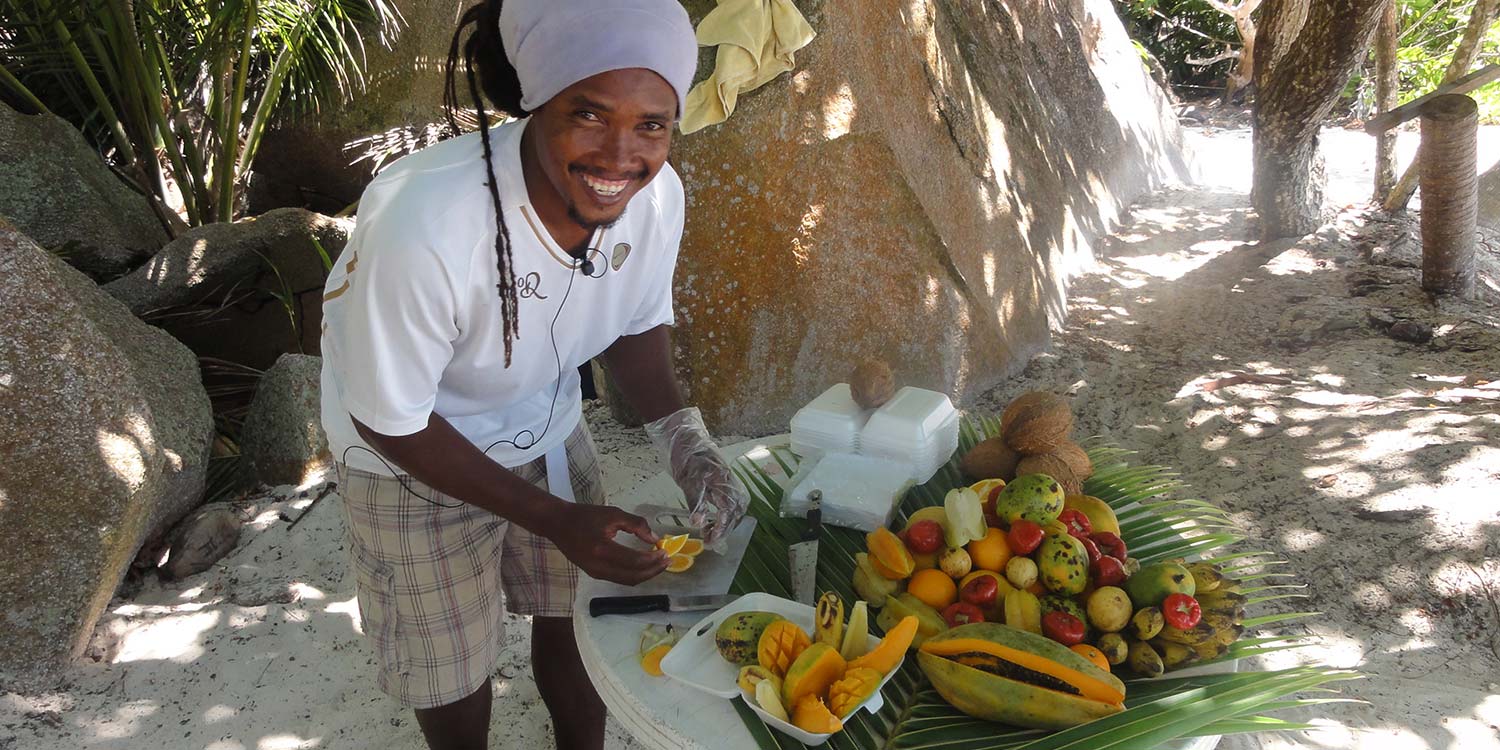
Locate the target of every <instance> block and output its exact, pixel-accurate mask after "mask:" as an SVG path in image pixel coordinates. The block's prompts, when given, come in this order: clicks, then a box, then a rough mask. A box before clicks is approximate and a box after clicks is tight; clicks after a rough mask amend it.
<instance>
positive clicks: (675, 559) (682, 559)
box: [667, 555, 693, 573]
mask: <svg viewBox="0 0 1500 750" xmlns="http://www.w3.org/2000/svg"><path fill="white" fill-rule="evenodd" d="M691 567H693V556H692V555H672V562H670V563H668V564H667V572H668V573H681V572H682V571H684V570H687V569H688V568H691Z"/></svg>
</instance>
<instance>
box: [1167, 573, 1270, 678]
mask: <svg viewBox="0 0 1500 750" xmlns="http://www.w3.org/2000/svg"><path fill="white" fill-rule="evenodd" d="M1187 569H1188V570H1189V571H1190V572H1192V574H1193V582H1194V584H1195V585H1196V587H1197V593H1196V594H1194V595H1193V597H1194V598H1195V599H1197V600H1198V606H1199V607H1201V608H1202V609H1203V617H1202V619H1200V620H1199V621H1198V624H1197V625H1194V626H1193V627H1191V628H1188V629H1186V630H1183V629H1179V628H1174V627H1172V626H1171V625H1166V626H1164V627H1163V628H1162V629H1161V632H1159V633H1157V634H1156V636H1155V637H1154V638H1152V639H1151V641H1150V644H1151V646H1152V648H1153V650H1155V651H1156V652H1157V653H1158V654H1159V655H1160V656H1161V662H1162V669H1163V670H1164V671H1172V670H1174V669H1182V668H1183V667H1187V666H1189V665H1191V664H1194V663H1197V662H1200V661H1207V660H1210V659H1217V658H1219V657H1221V656H1223V655H1224V654H1226V653H1228V652H1229V646H1230V645H1231V644H1233V643H1234V642H1235V641H1237V640H1239V638H1240V636H1241V635H1244V632H1245V626H1244V621H1245V600H1246V597H1245V595H1244V594H1243V593H1240V589H1241V584H1240V581H1239V580H1237V579H1234V578H1229V577H1228V576H1225V575H1224V574H1223V572H1222V571H1220V570H1219V569H1218V568H1216V567H1215V566H1213V565H1211V564H1209V563H1204V562H1196V563H1190V564H1188V565H1187Z"/></svg>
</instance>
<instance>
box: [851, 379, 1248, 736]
mask: <svg viewBox="0 0 1500 750" xmlns="http://www.w3.org/2000/svg"><path fill="white" fill-rule="evenodd" d="M1058 402H1060V399H1059V398H1058V397H1056V396H1053V395H1051V394H1027V395H1025V396H1022V397H1021V398H1019V399H1017V400H1016V401H1015V402H1013V403H1012V404H1011V406H1010V407H1009V408H1007V410H1006V412H1005V416H1004V417H1003V418H1002V431H1001V434H1000V435H998V436H996V437H995V438H991V439H989V440H986V441H983V442H981V443H979V444H978V445H977V446H975V447H974V448H973V449H972V450H970V451H969V453H968V454H966V455H965V456H964V458H963V460H962V462H961V465H962V467H963V470H964V472H965V473H967V474H969V476H970V477H971V478H976V479H978V480H979V481H977V482H976V483H974V484H973V485H970V486H967V487H957V488H954V489H952V490H950V491H949V492H948V493H947V494H946V497H945V498H944V501H943V504H942V505H941V506H931V507H926V508H921V509H919V510H917V511H916V512H914V513H912V514H911V515H910V516H909V517H908V518H907V520H906V522H905V524H904V526H903V527H902V528H901V530H900V532H899V533H898V532H893V531H891V530H889V529H878V530H876V531H874V532H872V533H870V534H868V535H867V536H866V549H865V551H864V552H860V553H858V554H856V555H855V563H856V567H855V570H854V574H853V580H852V585H853V588H854V591H855V592H856V594H857V595H858V597H859V598H860V600H861V601H860V602H859V603H863V604H866V605H867V606H868V607H869V608H870V609H874V610H878V614H877V616H876V618H875V619H876V624H877V625H878V626H880V627H881V628H885V629H890V628H891V627H893V626H894V625H895V624H896V623H897V622H908V621H912V620H915V622H916V623H917V629H916V633H915V635H914V637H913V638H912V644H911V645H912V648H914V649H917V651H918V662H919V664H920V666H921V668H922V670H923V672H924V673H925V674H926V675H927V677H928V679H929V680H930V681H931V682H932V684H933V686H934V687H935V688H936V689H937V690H938V692H939V693H940V694H941V695H942V696H943V698H944V699H945V700H947V701H948V702H949V703H951V704H952V705H953V706H954V707H956V708H958V709H959V710H961V711H963V712H965V713H967V714H969V715H971V716H975V717H978V718H984V719H990V720H994V721H1001V722H1005V723H1008V724H1013V725H1016V726H1023V727H1033V728H1054V729H1055V728H1062V727H1068V726H1074V725H1077V724H1081V723H1083V722H1086V721H1090V720H1092V719H1094V718H1098V717H1100V716H1104V715H1108V714H1110V713H1114V712H1118V711H1120V710H1122V708H1123V707H1122V702H1123V699H1124V685H1123V683H1122V682H1121V681H1120V679H1119V677H1117V676H1116V675H1115V674H1114V673H1115V672H1121V673H1122V674H1123V673H1125V671H1127V670H1128V672H1130V673H1133V674H1135V675H1138V676H1141V677H1156V676H1159V675H1161V674H1163V673H1164V672H1165V671H1168V670H1173V669H1179V668H1182V667H1186V666H1188V665H1190V664H1193V663H1195V662H1199V661H1203V660H1209V659H1214V658H1218V657H1221V656H1224V655H1225V654H1227V652H1228V650H1229V646H1230V644H1232V643H1233V642H1234V641H1235V640H1236V639H1238V638H1239V636H1240V635H1241V633H1242V632H1243V630H1244V628H1243V625H1242V621H1243V620H1244V607H1245V596H1244V595H1243V594H1241V593H1239V590H1238V589H1239V583H1238V582H1237V581H1235V580H1232V579H1230V578H1228V577H1226V576H1225V575H1224V573H1223V571H1222V570H1220V569H1219V568H1218V567H1216V566H1214V565H1212V564H1209V563H1206V562H1187V561H1185V560H1180V559H1178V560H1167V561H1157V562H1151V563H1149V564H1144V565H1143V564H1141V563H1140V562H1139V561H1138V560H1136V559H1135V558H1132V557H1130V556H1129V553H1128V549H1127V546H1126V543H1125V541H1124V540H1123V539H1122V538H1121V536H1120V524H1119V521H1118V519H1117V518H1116V516H1115V513H1114V511H1113V509H1112V508H1111V507H1110V506H1109V505H1108V504H1107V503H1105V502H1104V501H1103V500H1100V499H1098V498H1096V497H1092V496H1089V495H1084V494H1082V493H1081V488H1082V483H1083V481H1084V480H1086V479H1087V478H1088V477H1089V476H1090V474H1091V472H1092V466H1091V465H1090V464H1089V459H1088V456H1087V454H1086V453H1084V452H1083V449H1082V448H1079V447H1077V446H1076V445H1075V444H1073V443H1072V442H1071V441H1069V440H1067V438H1066V434H1067V432H1068V430H1069V429H1070V428H1071V421H1072V418H1071V414H1070V413H1068V412H1067V407H1066V404H1060V405H1059V403H1058ZM1037 467H1042V468H1045V469H1047V471H1027V470H1028V469H1035V468H1037ZM1053 471H1055V472H1057V475H1054V474H1053V473H1049V472H1053ZM1070 490H1073V491H1071V492H1070ZM856 606H858V604H856ZM1042 706H1045V708H1041V707H1042Z"/></svg>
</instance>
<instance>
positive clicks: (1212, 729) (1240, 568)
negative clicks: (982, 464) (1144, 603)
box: [732, 417, 1359, 750]
mask: <svg viewBox="0 0 1500 750" xmlns="http://www.w3.org/2000/svg"><path fill="white" fill-rule="evenodd" d="M999 427H1000V420H999V419H998V418H996V417H978V418H970V419H965V420H964V421H963V422H962V424H961V426H960V428H959V449H958V451H957V453H956V454H955V456H961V455H963V454H964V453H965V452H967V451H968V450H969V449H970V448H972V447H973V446H974V445H975V444H976V443H978V442H979V441H980V440H983V439H985V438H986V437H989V436H992V435H994V434H996V433H998V432H999ZM1083 445H1084V447H1085V449H1086V450H1087V451H1088V453H1089V457H1090V459H1091V460H1092V461H1093V462H1094V467H1095V473H1094V476H1092V477H1091V478H1090V479H1089V480H1088V481H1087V482H1086V483H1085V484H1084V491H1085V492H1086V493H1088V494H1090V495H1094V496H1095V497H1098V498H1100V499H1103V500H1104V501H1105V502H1107V503H1109V505H1110V506H1111V507H1112V508H1114V509H1115V511H1116V513H1117V515H1118V517H1119V519H1120V526H1121V536H1123V537H1124V539H1125V542H1126V544H1127V546H1128V547H1129V548H1130V553H1131V555H1132V556H1133V557H1137V558H1139V559H1141V561H1142V562H1151V561H1154V560H1165V559H1171V558H1179V557H1186V558H1193V559H1205V560H1210V561H1213V562H1215V563H1216V564H1221V565H1226V566H1227V567H1228V568H1229V569H1230V570H1231V571H1233V573H1234V574H1235V575H1236V577H1239V578H1241V580H1242V581H1251V580H1259V581H1262V583H1261V584H1260V585H1258V586H1248V587H1246V589H1245V592H1246V593H1247V595H1256V594H1258V595H1259V596H1250V599H1249V601H1250V602H1252V603H1253V604H1264V603H1267V602H1273V601H1280V600H1286V599H1293V598H1299V597H1302V596H1304V595H1303V594H1301V593H1299V592H1298V590H1299V589H1301V588H1302V587H1301V586H1300V585H1299V584H1295V583H1284V582H1278V581H1279V579H1283V578H1286V577H1289V576H1290V575H1291V574H1288V573H1277V572H1266V570H1265V569H1266V568H1268V567H1273V566H1275V565H1277V564H1280V562H1281V561H1278V560H1274V559H1271V558H1270V553H1267V552H1257V551H1235V552H1230V551H1227V550H1226V548H1227V547H1229V546H1230V545H1233V544H1236V543H1238V542H1240V541H1242V540H1243V536H1242V534H1240V533H1239V531H1238V528H1237V527H1236V526H1235V524H1234V523H1233V521H1232V520H1231V519H1230V517H1229V515H1228V514H1227V513H1225V512H1224V511H1223V509H1221V508H1219V507H1217V506H1215V505H1213V504H1212V503H1210V502H1207V501H1205V500H1199V499H1177V495H1179V494H1180V493H1182V492H1184V491H1185V489H1186V488H1185V487H1184V486H1183V484H1182V483H1181V481H1180V480H1179V479H1178V478H1177V474H1176V473H1175V472H1173V471H1171V470H1169V469H1167V468H1164V467H1160V466H1149V465H1133V464H1131V463H1129V459H1130V458H1131V457H1132V456H1133V453H1132V452H1131V451H1127V450H1124V449H1122V448H1119V447H1116V446H1112V445H1108V444H1106V443H1104V442H1103V441H1101V440H1098V439H1091V440H1087V441H1084V443H1083ZM771 456H772V457H771V459H769V460H764V461H761V462H758V463H757V462H752V461H749V460H746V459H742V460H741V461H739V462H738V463H737V464H736V465H735V467H734V470H735V472H736V474H737V475H738V476H739V477H740V479H741V481H742V482H743V483H744V484H745V486H746V488H747V489H748V490H749V492H750V495H751V504H750V514H751V515H753V516H754V517H755V518H756V520H757V521H758V523H759V525H758V526H757V527H756V532H755V537H754V538H753V539H752V541H751V543H750V548H749V550H748V551H747V553H746V555H745V564H744V566H743V567H742V568H741V570H740V572H739V574H738V576H737V577H736V578H735V581H734V585H733V588H732V591H733V592H734V593H748V592H751V591H765V592H769V593H772V594H775V595H778V596H789V594H790V590H791V587H790V576H789V572H788V565H787V554H786V550H787V546H788V545H789V544H790V543H792V542H793V541H795V540H796V538H797V536H798V532H799V529H800V524H801V521H800V519H787V518H782V517H780V515H779V512H778V508H779V507H780V504H781V499H782V496H783V487H782V484H781V483H782V482H784V481H786V479H787V478H788V477H790V476H792V475H793V474H795V473H796V468H797V464H798V462H799V460H800V459H799V457H798V456H797V455H795V454H793V453H791V452H790V451H789V450H786V449H785V448H776V449H773V450H772V451H771ZM964 484H967V481H966V480H965V479H964V478H963V476H962V475H961V473H960V472H959V470H958V468H957V460H956V458H955V460H954V461H952V462H950V463H949V464H948V465H947V466H945V467H943V468H942V469H940V470H939V471H938V473H937V475H936V476H934V477H933V478H932V480H930V481H928V482H927V483H926V484H923V485H921V486H918V487H915V488H913V489H912V490H911V491H910V492H909V493H908V494H907V497H906V498H905V499H904V500H903V501H902V503H901V504H900V506H898V508H897V509H896V517H897V522H898V525H899V523H900V522H903V521H905V519H906V518H908V517H909V516H910V515H911V514H912V513H914V512H916V511H917V510H918V509H920V508H923V507H926V506H930V505H941V504H942V500H943V496H944V495H945V494H946V493H947V491H948V490H949V489H951V488H953V487H957V486H961V485H964ZM864 549H865V539H864V534H863V533H861V532H858V531H854V530H851V529H844V528H835V527H824V530H823V535H822V537H821V542H820V546H819V554H818V586H819V588H820V589H821V590H824V591H833V592H835V593H837V594H838V595H839V596H840V597H842V598H843V599H844V600H846V601H853V600H854V599H855V598H857V597H856V595H855V593H854V591H853V587H852V585H851V580H852V577H853V572H854V567H855V562H854V555H855V554H856V553H858V552H861V551H863V550H864ZM1310 614H1313V613H1308V612H1286V613H1268V614H1264V615H1259V616H1256V617H1251V618H1248V619H1247V620H1246V621H1245V626H1246V628H1247V630H1254V629H1256V628H1261V627H1264V626H1268V625H1274V624H1279V623H1285V622H1289V621H1292V620H1296V619H1299V618H1302V617H1307V616H1309V615H1310ZM1308 643H1309V640H1308V639H1307V638H1306V637H1296V636H1282V635H1270V634H1267V635H1260V634H1254V633H1247V635H1246V636H1245V637H1244V638H1241V639H1240V640H1239V641H1237V642H1236V643H1235V644H1234V645H1233V646H1231V647H1230V650H1229V652H1228V654H1227V655H1226V656H1224V657H1223V658H1221V659H1219V660H1215V661H1241V660H1245V659H1247V658H1250V657H1255V656H1261V655H1265V654H1269V653H1274V652H1277V651H1284V650H1288V649H1296V648H1303V647H1305V646H1306V645H1308ZM1212 663H1214V662H1212V661H1211V662H1202V663H1201V664H1212ZM1238 667H1239V671H1231V672H1219V673H1216V674H1201V673H1200V674H1194V675H1192V676H1175V674H1174V675H1168V676H1167V677H1162V678H1156V679H1139V678H1131V679H1126V685H1127V694H1128V697H1127V698H1126V701H1125V705H1126V710H1125V711H1123V712H1121V713H1118V714H1115V715H1114V716H1110V717H1108V718H1105V719H1100V720H1097V721H1093V722H1090V723H1088V724H1085V725H1082V726H1079V727H1074V728H1072V729H1068V730H1064V731H1060V732H1052V733H1047V732H1042V731H1037V730H1027V729H1017V728H1013V727H1006V726H1003V725H998V724H994V723H991V722H986V721H980V720H977V719H973V718H970V717H968V716H966V715H964V714H962V713H960V712H959V711H958V710H956V709H954V708H953V707H952V706H950V705H948V703H947V702H945V701H944V700H943V699H942V697H941V696H939V695H938V694H937V692H936V691H935V690H934V689H933V688H932V686H931V685H930V684H929V683H928V681H927V678H926V677H925V676H924V675H923V674H922V672H921V670H920V669H919V668H918V667H917V665H916V660H915V659H907V660H906V661H905V662H904V663H903V664H902V666H901V668H900V669H899V670H898V671H897V674H896V675H895V676H894V677H893V678H892V679H891V680H890V682H888V683H887V684H886V686H885V688H884V689H883V690H882V697H883V698H884V699H885V707H884V708H883V709H881V710H880V711H879V712H878V713H875V714H870V713H866V712H858V713H856V714H854V715H853V716H851V717H849V719H848V720H846V721H845V723H844V731H842V732H840V733H838V734H835V735H834V736H833V737H831V738H830V739H829V741H828V744H827V745H826V746H827V747H829V748H834V749H835V750H854V749H855V748H860V749H865V750H873V749H879V750H898V749H900V750H929V749H930V750H980V749H981V748H983V749H985V750H997V749H1001V748H1026V749H1027V750H1062V749H1064V748H1068V749H1071V750H1084V749H1086V748H1087V749H1089V750H1093V749H1094V748H1122V749H1123V748H1148V747H1156V746H1157V745H1160V744H1161V743H1163V742H1168V741H1171V740H1175V739H1179V738H1186V737H1195V736H1205V735H1225V734H1240V733H1250V732H1271V731H1293V730H1298V729H1305V728H1307V725H1306V724H1302V723H1298V722H1295V721H1288V720H1284V719H1280V718H1277V717H1274V716H1270V715H1268V714H1271V713H1274V712H1280V711H1286V710H1290V709H1297V708H1306V707H1310V706H1315V705H1319V704H1322V703H1328V702H1335V701H1342V700H1346V699H1343V698H1338V697H1330V696H1327V695H1319V693H1320V692H1321V691H1324V690H1326V688H1325V686H1327V685H1330V684H1332V683H1337V682H1339V681H1342V680H1348V679H1353V678H1356V677H1358V676H1359V675H1358V674H1357V673H1355V672H1351V671H1348V670H1340V669H1331V668H1324V667H1316V666H1302V667H1295V668H1291V669H1282V670H1276V671H1251V670H1249V669H1247V665H1246V664H1244V663H1243V661H1241V663H1240V664H1239V665H1238ZM1292 696H1296V697H1292ZM1313 696H1318V697H1313ZM734 705H735V710H736V711H738V712H739V714H740V716H741V717H742V718H743V719H744V722H745V725H746V727H748V728H749V730H750V733H751V735H752V736H753V737H754V738H755V739H756V742H757V743H758V744H759V745H760V746H761V747H763V748H777V749H783V750H791V749H792V748H800V747H802V745H801V744H800V743H798V742H796V741H795V740H792V739H790V738H788V737H786V736H785V735H782V734H779V733H777V732H775V731H772V730H770V729H768V728H767V727H766V726H765V725H764V724H763V723H762V722H761V721H760V719H759V718H758V717H757V716H756V715H755V713H754V712H753V711H751V710H750V709H749V707H747V706H745V705H744V704H743V702H742V701H739V700H736V701H734Z"/></svg>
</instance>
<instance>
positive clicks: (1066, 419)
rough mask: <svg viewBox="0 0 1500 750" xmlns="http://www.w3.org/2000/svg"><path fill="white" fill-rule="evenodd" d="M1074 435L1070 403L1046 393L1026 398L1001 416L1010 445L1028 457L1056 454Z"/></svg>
mask: <svg viewBox="0 0 1500 750" xmlns="http://www.w3.org/2000/svg"><path fill="white" fill-rule="evenodd" d="M1072 431H1073V411H1072V410H1071V409H1069V408H1068V402H1067V400H1066V399H1064V398H1063V397H1062V396H1059V395H1057V394H1055V393H1048V392H1046V391H1032V392H1030V393H1024V394H1022V395H1021V396H1019V397H1017V398H1016V400H1014V401H1012V402H1010V405H1009V406H1007V407H1005V412H1004V413H1003V414H1002V415H1001V416H1000V434H1001V436H1003V437H1004V438H1005V442H1006V444H1007V445H1009V446H1010V447H1011V448H1013V449H1015V450H1016V451H1017V452H1019V453H1021V454H1023V455H1027V456H1031V455H1035V454H1038V453H1046V452H1048V451H1050V450H1052V449H1053V448H1054V447H1056V446H1057V445H1058V444H1059V443H1061V442H1063V441H1064V440H1067V439H1068V436H1069V435H1070V434H1071V433H1072ZM1023 473H1024V472H1023Z"/></svg>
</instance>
